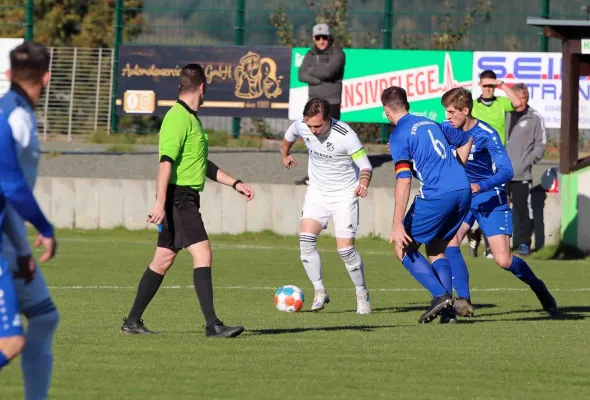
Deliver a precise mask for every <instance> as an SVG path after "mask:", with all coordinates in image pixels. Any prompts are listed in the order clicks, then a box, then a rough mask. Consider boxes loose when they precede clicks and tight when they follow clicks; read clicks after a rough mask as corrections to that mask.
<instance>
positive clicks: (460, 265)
mask: <svg viewBox="0 0 590 400" xmlns="http://www.w3.org/2000/svg"><path fill="white" fill-rule="evenodd" d="M445 257H446V258H447V260H448V261H449V264H451V273H452V274H453V287H454V288H455V290H456V291H457V296H458V297H465V298H467V299H470V298H471V293H469V270H468V269H467V264H465V260H464V259H463V256H462V255H461V249H460V248H459V247H447V250H446V251H445ZM449 293H452V292H449Z"/></svg>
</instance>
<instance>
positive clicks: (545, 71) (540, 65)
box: [472, 51, 590, 129]
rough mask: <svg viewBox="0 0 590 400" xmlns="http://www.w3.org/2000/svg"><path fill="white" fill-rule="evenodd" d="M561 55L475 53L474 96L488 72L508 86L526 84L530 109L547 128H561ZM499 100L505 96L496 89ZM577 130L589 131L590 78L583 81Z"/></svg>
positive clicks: (581, 79)
mask: <svg viewBox="0 0 590 400" xmlns="http://www.w3.org/2000/svg"><path fill="white" fill-rule="evenodd" d="M561 68H562V66H561V53H509V52H480V51H476V52H475V53H473V89H472V90H473V96H474V97H479V96H480V95H481V89H480V87H479V85H478V82H479V74H480V73H481V72H482V71H484V70H487V69H490V70H492V71H494V72H495V73H496V76H497V77H498V79H500V80H503V81H505V82H506V83H507V84H508V85H510V84H515V83H524V84H526V85H527V87H528V89H529V96H530V99H529V105H530V106H531V107H533V108H534V109H536V110H537V111H538V112H539V113H540V114H541V115H542V116H543V118H544V119H545V126H546V127H547V128H560V127H561ZM495 93H496V96H505V95H506V94H505V93H504V91H502V90H500V89H496V92H495ZM578 126H579V127H580V128H581V129H590V77H581V78H580V117H579V124H578Z"/></svg>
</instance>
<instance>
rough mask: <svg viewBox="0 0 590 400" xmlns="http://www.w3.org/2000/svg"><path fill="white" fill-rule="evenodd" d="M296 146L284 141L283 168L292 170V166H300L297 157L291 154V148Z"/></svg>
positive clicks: (282, 152) (282, 147) (282, 148)
mask: <svg viewBox="0 0 590 400" xmlns="http://www.w3.org/2000/svg"><path fill="white" fill-rule="evenodd" d="M294 144H295V142H291V141H289V140H287V139H283V144H282V146H281V160H282V162H283V166H284V167H285V168H287V169H290V168H291V167H292V166H296V167H297V166H299V163H298V162H297V160H295V157H293V156H292V155H291V154H290V151H291V147H293V145H294Z"/></svg>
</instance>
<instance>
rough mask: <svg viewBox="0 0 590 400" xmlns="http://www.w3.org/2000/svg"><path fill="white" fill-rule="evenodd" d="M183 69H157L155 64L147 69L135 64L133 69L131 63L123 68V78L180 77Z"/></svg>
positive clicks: (177, 67)
mask: <svg viewBox="0 0 590 400" xmlns="http://www.w3.org/2000/svg"><path fill="white" fill-rule="evenodd" d="M181 70H182V68H180V67H179V66H176V68H156V66H155V65H154V64H152V65H151V66H149V67H147V68H141V67H140V66H139V65H137V64H135V66H134V67H133V68H131V65H129V63H127V64H125V67H124V68H123V72H122V74H121V75H122V76H127V77H132V76H180V71H181Z"/></svg>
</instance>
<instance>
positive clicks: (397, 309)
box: [341, 303, 496, 313]
mask: <svg viewBox="0 0 590 400" xmlns="http://www.w3.org/2000/svg"><path fill="white" fill-rule="evenodd" d="M428 307H430V304H426V303H424V304H421V305H412V306H406V307H378V308H373V309H372V311H373V312H383V313H404V312H416V311H422V312H424V311H426V310H427V309H428ZM473 307H474V308H475V309H483V308H494V307H496V305H495V304H474V305H473ZM341 312H346V313H348V312H356V310H345V311H341Z"/></svg>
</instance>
